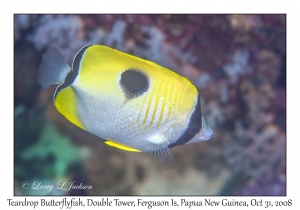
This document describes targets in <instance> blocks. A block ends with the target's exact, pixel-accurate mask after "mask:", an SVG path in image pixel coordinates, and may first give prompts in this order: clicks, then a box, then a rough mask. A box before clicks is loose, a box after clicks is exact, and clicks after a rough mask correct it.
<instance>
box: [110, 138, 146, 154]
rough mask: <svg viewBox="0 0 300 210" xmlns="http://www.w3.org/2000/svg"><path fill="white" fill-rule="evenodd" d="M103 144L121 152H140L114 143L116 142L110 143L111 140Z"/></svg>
mask: <svg viewBox="0 0 300 210" xmlns="http://www.w3.org/2000/svg"><path fill="white" fill-rule="evenodd" d="M105 144H107V145H109V146H111V147H116V148H118V149H121V150H126V151H129V152H141V151H140V150H138V149H135V148H132V147H129V146H126V145H123V144H120V143H116V142H114V141H111V140H107V141H105Z"/></svg>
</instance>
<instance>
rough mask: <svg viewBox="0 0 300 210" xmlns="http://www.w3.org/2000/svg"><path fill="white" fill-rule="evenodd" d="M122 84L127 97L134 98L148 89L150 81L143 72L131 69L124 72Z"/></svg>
mask: <svg viewBox="0 0 300 210" xmlns="http://www.w3.org/2000/svg"><path fill="white" fill-rule="evenodd" d="M120 85H121V87H122V89H123V91H124V94H125V96H126V98H128V99H132V98H136V97H138V96H140V95H142V94H143V93H144V92H146V91H147V90H148V88H149V81H148V77H147V76H146V75H145V74H144V73H143V72H141V71H139V70H136V69H129V70H126V71H124V72H123V73H122V75H121V80H120Z"/></svg>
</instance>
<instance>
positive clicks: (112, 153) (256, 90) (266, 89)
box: [14, 14, 286, 195]
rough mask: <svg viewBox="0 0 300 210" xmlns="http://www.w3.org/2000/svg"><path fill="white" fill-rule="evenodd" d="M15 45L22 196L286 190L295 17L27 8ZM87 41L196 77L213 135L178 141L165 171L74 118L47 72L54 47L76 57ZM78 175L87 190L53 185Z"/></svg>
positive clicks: (18, 18) (18, 191)
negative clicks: (44, 63)
mask: <svg viewBox="0 0 300 210" xmlns="http://www.w3.org/2000/svg"><path fill="white" fill-rule="evenodd" d="M14 42H15V43H14V194H15V195H285V194H286V16H285V15H249V14H248V15H20V14H19V15H15V16H14ZM86 44H102V45H107V46H110V47H113V48H116V49H118V50H120V51H123V52H127V53H129V54H133V55H136V56H138V57H142V58H145V59H148V60H152V61H154V62H156V63H158V64H160V65H162V66H165V67H167V68H170V69H172V70H174V71H176V72H178V73H179V74H181V75H183V76H185V77H187V78H189V79H190V80H191V81H192V82H193V83H194V84H195V85H196V86H197V88H198V90H199V93H200V95H201V106H202V112H203V114H204V116H205V117H206V121H207V123H208V125H209V126H210V127H211V128H212V130H213V131H214V135H213V137H212V138H211V139H210V140H209V141H206V142H199V143H193V144H188V145H182V146H178V147H174V148H172V149H171V151H172V153H173V155H174V158H175V161H176V166H175V167H174V168H171V169H170V168H168V169H165V168H161V167H157V166H156V165H155V164H153V163H152V162H151V161H150V160H149V158H148V157H147V155H145V154H142V153H130V152H126V151H122V150H118V149H115V148H113V147H109V146H107V145H105V144H104V141H103V139H100V138H98V137H96V136H93V135H92V134H90V133H88V132H85V131H83V130H81V129H80V128H77V127H76V126H74V125H73V124H71V123H70V122H69V121H67V120H66V119H65V118H64V117H63V116H61V115H60V114H59V113H58V112H57V110H56V109H55V107H54V105H53V103H52V97H53V93H54V91H55V88H56V87H55V86H53V87H50V88H42V87H40V86H39V85H38V84H37V83H36V74H37V69H38V67H39V64H40V62H41V57H42V54H43V53H44V52H45V51H46V50H47V49H48V48H49V47H55V48H57V49H58V50H59V51H60V52H61V53H62V55H63V56H64V57H65V58H66V61H67V62H68V63H69V64H71V63H72V59H73V57H74V55H75V54H76V52H77V51H78V50H79V49H80V48H81V47H83V46H84V45H86ZM24 182H28V183H30V185H31V187H29V188H28V189H27V187H24ZM71 182H73V184H74V185H80V184H82V186H83V185H85V186H86V188H85V189H70V190H62V189H57V188H55V189H54V188H53V189H42V186H49V185H53V186H57V185H60V186H63V185H64V184H65V186H69V183H71ZM32 186H35V187H36V189H32ZM83 188H84V187H83Z"/></svg>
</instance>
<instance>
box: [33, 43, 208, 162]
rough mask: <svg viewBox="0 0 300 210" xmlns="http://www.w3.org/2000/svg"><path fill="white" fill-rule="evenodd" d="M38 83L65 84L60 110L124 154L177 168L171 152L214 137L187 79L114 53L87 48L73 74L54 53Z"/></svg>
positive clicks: (45, 59)
mask: <svg viewBox="0 0 300 210" xmlns="http://www.w3.org/2000/svg"><path fill="white" fill-rule="evenodd" d="M37 82H38V83H39V84H40V85H44V86H47V85H52V84H59V86H58V87H57V89H56V91H55V94H54V97H53V101H54V105H55V107H56V109H57V110H58V111H59V112H60V113H61V114H62V115H63V116H65V117H66V118H67V119H68V120H69V121H70V122H72V123H73V124H75V125H76V126H78V127H80V128H82V129H83V130H86V131H88V132H90V133H92V134H94V135H96V136H98V137H101V138H103V139H105V140H106V143H107V144H108V145H110V146H114V147H117V148H119V149H123V150H128V151H135V152H150V153H153V154H155V155H156V156H158V157H159V158H160V159H164V160H168V161H170V162H172V161H173V158H172V154H171V152H170V150H169V148H171V147H174V146H177V145H181V144H187V143H192V142H197V141H203V140H208V139H210V137H211V136H212V133H213V132H212V130H211V129H210V128H209V126H208V125H207V124H206V122H205V120H204V117H203V116H202V113H201V104H200V96H199V92H198V90H197V88H196V87H195V86H194V85H193V84H192V83H191V82H190V81H189V80H188V79H187V78H185V77H183V76H181V75H179V74H177V73H175V72H173V71H171V70H170V69H167V68H164V67H162V66H160V65H158V64H156V63H154V62H151V61H148V60H144V59H141V58H138V57H135V56H132V55H129V54H126V53H123V52H120V51H118V50H116V49H112V48H110V47H106V46H101V45H87V46H84V47H83V48H82V49H80V50H79V52H78V53H77V54H76V55H75V57H74V60H73V64H72V68H70V67H69V66H68V65H67V63H66V62H65V61H64V59H63V57H62V55H61V54H60V53H59V52H58V51H57V50H56V49H54V48H50V49H49V50H48V51H47V52H46V53H45V54H44V55H43V59H42V63H41V65H40V68H39V70H38V76H37Z"/></svg>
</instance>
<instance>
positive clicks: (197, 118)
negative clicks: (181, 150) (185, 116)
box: [169, 94, 202, 148]
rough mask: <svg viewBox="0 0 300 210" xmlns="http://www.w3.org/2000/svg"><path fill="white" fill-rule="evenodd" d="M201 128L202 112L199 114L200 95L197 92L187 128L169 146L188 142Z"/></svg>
mask: <svg viewBox="0 0 300 210" xmlns="http://www.w3.org/2000/svg"><path fill="white" fill-rule="evenodd" d="M201 128H202V114H201V103H200V95H199V94H198V100H197V104H196V107H195V110H194V112H193V113H192V116H191V118H190V122H189V125H188V127H187V129H186V130H185V132H184V133H183V134H182V135H181V136H180V137H179V139H178V140H177V141H176V142H174V143H172V144H170V145H169V148H172V147H175V146H178V145H182V144H185V143H187V142H189V141H190V140H191V139H192V138H193V137H194V136H195V135H196V134H197V133H199V132H200V130H201Z"/></svg>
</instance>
